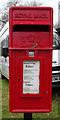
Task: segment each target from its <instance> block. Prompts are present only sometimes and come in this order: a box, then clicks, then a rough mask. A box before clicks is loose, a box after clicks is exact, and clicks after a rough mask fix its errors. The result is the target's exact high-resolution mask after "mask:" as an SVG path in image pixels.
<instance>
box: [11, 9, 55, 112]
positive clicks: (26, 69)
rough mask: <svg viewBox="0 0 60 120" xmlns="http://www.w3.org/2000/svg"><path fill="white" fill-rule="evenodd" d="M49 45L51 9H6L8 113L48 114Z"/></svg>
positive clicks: (50, 68) (50, 44) (50, 61)
mask: <svg viewBox="0 0 60 120" xmlns="http://www.w3.org/2000/svg"><path fill="white" fill-rule="evenodd" d="M52 45H53V10H52V8H49V7H11V8H10V11H9V86H10V91H9V109H10V111H11V112H16V113H19V112H23V113H33V112H50V110H51V98H52V97H51V89H52Z"/></svg>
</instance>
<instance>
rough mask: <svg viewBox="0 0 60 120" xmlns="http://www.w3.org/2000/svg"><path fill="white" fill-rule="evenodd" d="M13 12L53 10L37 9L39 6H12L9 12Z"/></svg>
mask: <svg viewBox="0 0 60 120" xmlns="http://www.w3.org/2000/svg"><path fill="white" fill-rule="evenodd" d="M13 10H53V8H52V7H39V6H37V7H36V6H12V7H10V9H9V11H13Z"/></svg>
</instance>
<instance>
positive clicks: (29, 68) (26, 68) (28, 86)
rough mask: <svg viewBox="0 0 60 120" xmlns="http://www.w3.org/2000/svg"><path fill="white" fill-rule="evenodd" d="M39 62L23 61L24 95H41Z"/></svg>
mask: <svg viewBox="0 0 60 120" xmlns="http://www.w3.org/2000/svg"><path fill="white" fill-rule="evenodd" d="M39 73H40V61H39V60H24V61H23V94H26V93H31V94H39V84H40V83H39Z"/></svg>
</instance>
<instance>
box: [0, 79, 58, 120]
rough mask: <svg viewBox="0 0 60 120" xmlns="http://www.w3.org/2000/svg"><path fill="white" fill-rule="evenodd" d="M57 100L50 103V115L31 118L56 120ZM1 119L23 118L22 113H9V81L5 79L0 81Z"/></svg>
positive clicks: (35, 114)
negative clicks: (54, 119) (0, 90)
mask: <svg viewBox="0 0 60 120" xmlns="http://www.w3.org/2000/svg"><path fill="white" fill-rule="evenodd" d="M1 80H2V79H0V82H1ZM57 98H58V96H57ZM57 98H56V99H54V100H53V101H52V111H51V112H50V113H33V114H32V116H33V118H58V100H57ZM2 118H24V114H23V113H11V112H10V111H9V81H8V80H6V79H3V80H2Z"/></svg>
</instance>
